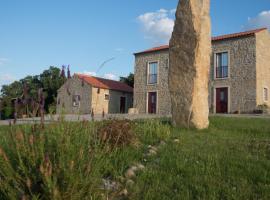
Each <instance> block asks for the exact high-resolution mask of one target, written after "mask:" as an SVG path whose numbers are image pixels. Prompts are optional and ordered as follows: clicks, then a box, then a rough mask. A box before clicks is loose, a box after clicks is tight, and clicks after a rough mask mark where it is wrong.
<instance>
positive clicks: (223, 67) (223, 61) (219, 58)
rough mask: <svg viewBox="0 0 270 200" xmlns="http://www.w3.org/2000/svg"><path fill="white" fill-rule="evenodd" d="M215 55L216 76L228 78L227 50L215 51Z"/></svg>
mask: <svg viewBox="0 0 270 200" xmlns="http://www.w3.org/2000/svg"><path fill="white" fill-rule="evenodd" d="M215 55H216V66H215V67H216V78H228V65H229V56H228V52H223V53H217V54H215Z"/></svg>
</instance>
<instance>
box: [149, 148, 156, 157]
mask: <svg viewBox="0 0 270 200" xmlns="http://www.w3.org/2000/svg"><path fill="white" fill-rule="evenodd" d="M156 154H157V152H156V151H155V150H153V149H150V150H149V152H148V156H153V155H156Z"/></svg>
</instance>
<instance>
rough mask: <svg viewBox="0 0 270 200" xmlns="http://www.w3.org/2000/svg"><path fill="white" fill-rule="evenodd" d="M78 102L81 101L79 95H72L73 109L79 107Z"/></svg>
mask: <svg viewBox="0 0 270 200" xmlns="http://www.w3.org/2000/svg"><path fill="white" fill-rule="evenodd" d="M80 101H81V97H80V95H73V97H72V105H73V106H74V107H78V106H80Z"/></svg>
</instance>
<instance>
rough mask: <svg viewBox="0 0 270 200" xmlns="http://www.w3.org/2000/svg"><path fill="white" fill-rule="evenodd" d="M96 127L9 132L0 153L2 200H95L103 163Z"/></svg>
mask: <svg viewBox="0 0 270 200" xmlns="http://www.w3.org/2000/svg"><path fill="white" fill-rule="evenodd" d="M96 135H97V134H96V125H95V124H94V123H91V124H90V123H85V122H84V123H75V124H72V123H71V124H68V123H61V124H54V125H49V126H47V127H46V129H44V130H43V129H40V128H39V126H37V125H35V126H33V127H32V128H29V127H24V128H22V127H11V128H10V130H9V133H8V134H6V135H5V136H4V138H2V139H4V141H5V142H3V144H2V147H1V148H0V169H1V171H0V199H84V198H85V197H89V198H94V199H95V198H98V196H100V195H102V194H101V193H102V192H101V191H100V190H99V189H98V188H99V187H100V184H101V178H102V174H101V172H100V167H99V166H103V165H104V163H105V160H106V153H105V151H103V149H102V148H104V145H100V143H99V142H98V140H97V139H96Z"/></svg>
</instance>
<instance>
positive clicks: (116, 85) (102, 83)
mask: <svg viewBox="0 0 270 200" xmlns="http://www.w3.org/2000/svg"><path fill="white" fill-rule="evenodd" d="M74 75H75V76H77V77H78V78H79V79H84V80H85V82H87V83H88V84H90V85H92V86H94V87H98V88H105V89H111V90H118V91H125V92H133V88H132V87H131V86H129V85H128V84H126V83H123V82H121V81H116V80H111V79H106V78H101V77H96V76H91V75H86V74H80V73H75V74H74Z"/></svg>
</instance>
